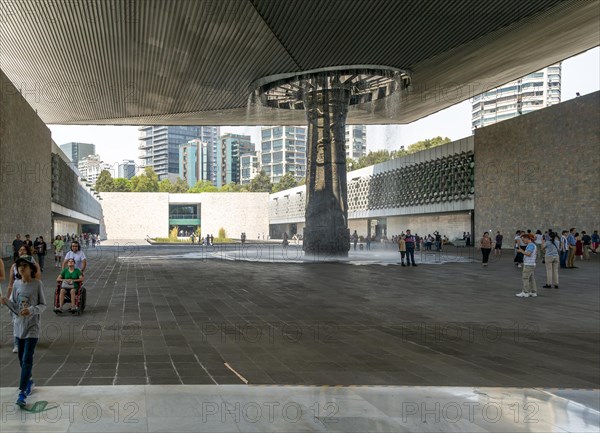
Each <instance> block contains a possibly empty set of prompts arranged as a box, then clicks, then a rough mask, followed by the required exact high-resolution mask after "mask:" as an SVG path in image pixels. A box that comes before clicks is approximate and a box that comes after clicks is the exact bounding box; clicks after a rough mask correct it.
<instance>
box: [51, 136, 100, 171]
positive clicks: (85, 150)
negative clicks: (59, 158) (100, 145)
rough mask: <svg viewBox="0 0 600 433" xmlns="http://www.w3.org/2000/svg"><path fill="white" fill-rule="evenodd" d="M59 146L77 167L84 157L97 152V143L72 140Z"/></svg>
mask: <svg viewBox="0 0 600 433" xmlns="http://www.w3.org/2000/svg"><path fill="white" fill-rule="evenodd" d="M59 147H60V149H61V150H62V151H63V152H64V153H65V154H66V155H67V156H68V157H69V159H70V160H71V162H72V163H73V164H74V166H75V167H77V166H78V165H79V161H81V160H82V159H83V158H85V157H87V156H89V155H95V154H96V145H94V144H92V143H77V142H74V141H72V142H70V143H65V144H61V145H60V146H59Z"/></svg>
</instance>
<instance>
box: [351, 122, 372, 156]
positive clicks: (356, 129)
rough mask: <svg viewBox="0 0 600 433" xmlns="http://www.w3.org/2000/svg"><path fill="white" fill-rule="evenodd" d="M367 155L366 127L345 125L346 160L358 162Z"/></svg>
mask: <svg viewBox="0 0 600 433" xmlns="http://www.w3.org/2000/svg"><path fill="white" fill-rule="evenodd" d="M366 155H367V127H366V126H365V125H346V158H352V159H354V160H356V161H358V160H359V159H360V158H362V157H363V156H366Z"/></svg>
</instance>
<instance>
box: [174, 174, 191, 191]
mask: <svg viewBox="0 0 600 433" xmlns="http://www.w3.org/2000/svg"><path fill="white" fill-rule="evenodd" d="M188 189H190V186H189V185H188V183H187V182H186V181H185V180H183V179H182V178H180V177H178V178H177V180H176V181H175V183H174V184H173V190H174V191H173V192H177V193H182V192H188Z"/></svg>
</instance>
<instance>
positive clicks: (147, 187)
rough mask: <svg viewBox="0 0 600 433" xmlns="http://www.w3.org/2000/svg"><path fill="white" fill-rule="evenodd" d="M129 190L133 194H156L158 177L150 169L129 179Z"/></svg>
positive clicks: (147, 168)
mask: <svg viewBox="0 0 600 433" xmlns="http://www.w3.org/2000/svg"><path fill="white" fill-rule="evenodd" d="M131 190H132V191H134V192H158V175H157V174H156V172H155V171H154V169H153V168H152V167H146V168H145V169H144V172H143V173H142V174H140V175H138V176H134V177H132V178H131Z"/></svg>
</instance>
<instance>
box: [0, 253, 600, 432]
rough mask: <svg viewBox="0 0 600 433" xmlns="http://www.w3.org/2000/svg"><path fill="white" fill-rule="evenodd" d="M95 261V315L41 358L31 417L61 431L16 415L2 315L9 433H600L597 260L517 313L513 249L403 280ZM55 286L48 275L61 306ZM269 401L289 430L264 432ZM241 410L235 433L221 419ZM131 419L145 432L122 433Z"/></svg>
mask: <svg viewBox="0 0 600 433" xmlns="http://www.w3.org/2000/svg"><path fill="white" fill-rule="evenodd" d="M87 255H88V259H89V262H90V264H89V268H88V272H87V273H86V287H87V289H88V299H87V302H88V304H87V308H86V310H85V312H84V313H83V314H82V315H81V316H79V317H75V316H70V315H68V313H65V314H63V315H62V316H56V315H55V314H54V313H53V312H52V309H51V308H48V310H47V311H46V312H45V313H44V314H43V326H42V328H43V331H42V336H41V338H40V342H39V344H38V347H37V350H36V355H35V362H36V364H35V366H34V377H35V379H36V383H37V385H38V389H37V391H36V394H34V395H32V396H31V398H30V403H31V404H33V403H35V402H36V401H48V402H49V403H48V407H47V408H46V410H45V411H44V412H40V414H42V413H44V414H47V415H48V416H54V417H55V418H56V417H58V418H56V419H57V421H56V422H53V423H52V422H49V421H48V420H44V419H41V420H40V419H38V420H37V421H36V418H35V417H36V415H35V414H33V413H29V412H23V413H21V412H19V411H17V412H15V413H14V414H13V413H12V412H13V411H14V410H15V406H14V405H13V403H14V400H15V398H16V394H17V393H16V385H17V378H18V372H19V368H18V361H17V359H16V358H17V357H16V355H15V354H13V353H12V350H11V349H12V343H11V340H12V324H11V321H10V318H9V317H8V314H7V310H6V309H2V310H0V325H1V328H0V331H1V334H0V342H1V348H0V366H1V369H0V386H1V390H0V392H1V402H2V423H1V424H0V431H2V432H4V431H13V430H16V431H136V432H137V431H227V432H228V431H232V432H237V431H469V432H470V431H473V432H475V431H484V432H485V431H597V430H598V391H597V389H598V388H599V383H598V382H599V380H600V379H599V378H600V372H599V366H600V362H599V361H600V357H599V352H600V350H599V349H600V345H599V288H600V287H599V286H600V284H599V283H600V266H599V260H598V257H597V256H593V257H592V260H591V261H589V262H577V263H576V265H577V266H579V268H578V269H573V270H564V271H562V270H561V273H560V279H561V280H560V289H558V290H557V289H543V288H542V285H543V284H545V270H544V267H543V265H541V264H538V269H537V270H536V279H537V284H538V292H539V295H540V296H538V297H537V298H527V299H521V298H517V297H515V294H516V293H517V292H518V291H520V288H521V279H520V269H517V268H516V267H515V266H514V265H513V264H512V257H511V253H510V252H507V251H505V252H504V256H503V257H501V258H496V257H492V259H491V263H490V265H489V266H488V267H486V268H484V267H482V266H481V263H480V257H479V255H478V252H477V251H476V250H472V249H467V248H463V249H460V248H459V249H449V250H448V251H444V252H443V253H441V254H440V253H417V263H418V264H419V265H420V266H418V267H401V266H399V265H398V262H399V254H398V253H397V252H396V251H394V250H393V249H389V250H385V249H383V248H382V246H380V245H377V248H375V249H373V250H372V251H365V250H363V251H360V250H358V251H356V252H354V251H353V250H352V251H350V255H349V259H348V260H347V261H344V262H341V263H340V262H335V261H332V260H331V258H326V257H316V258H315V257H305V256H303V254H302V253H301V252H300V248H299V247H297V246H295V245H290V247H288V249H287V251H285V252H284V251H283V249H282V248H281V246H279V245H275V244H271V245H268V244H260V245H259V244H256V245H248V246H246V247H245V248H244V249H241V248H240V246H239V245H229V246H226V247H222V248H221V247H219V246H216V247H214V248H212V249H210V248H203V247H198V246H149V245H147V244H146V245H144V244H143V243H136V242H122V243H119V245H113V246H102V247H101V248H99V249H92V248H90V249H88V250H87ZM257 261H260V262H261V263H257ZM381 265H385V266H381ZM56 274H57V272H56V269H55V268H52V266H51V264H47V266H46V271H45V272H44V278H43V280H44V284H45V293H46V297H47V300H48V303H49V304H51V303H52V298H53V293H54V287H55V284H54V283H53V280H54V279H55V277H56ZM154 385H157V386H154ZM279 385H287V386H279ZM356 385H370V386H371V387H358V386H356ZM338 386H341V387H338ZM373 386H376V387H373ZM556 388H562V389H563V390H561V391H557V390H556ZM564 388H569V389H571V390H564ZM51 402H56V403H57V404H60V405H63V406H64V408H63V410H62V413H61V414H60V415H58V414H57V413H56V411H57V409H51V410H49V409H48V408H51V407H52V406H51V404H50V403H51ZM65 402H80V403H81V404H80V406H78V408H79V409H81V408H82V407H83V406H84V405H85V402H90V403H95V404H97V405H99V407H100V408H101V412H102V417H101V418H99V419H98V421H97V422H91V421H90V419H93V417H94V416H95V415H94V414H93V413H92V412H93V411H94V410H96V412H97V409H98V408H96V407H92V406H93V404H92V405H90V406H89V407H88V409H89V411H90V413H89V414H87V413H86V414H85V416H84V417H83V419H77V415H79V416H80V418H81V416H83V415H81V413H80V412H78V410H79V409H77V408H74V409H73V411H74V412H73V413H74V414H75V419H70V418H69V416H67V415H68V414H67V412H68V409H69V405H68V404H67V403H65ZM129 402H134V403H135V404H136V405H137V406H132V405H129V406H127V407H125V406H126V404H127V403H129ZM273 402H275V403H279V406H278V407H277V408H275V407H273V408H272V409H273V413H274V416H276V417H277V416H279V421H280V422H279V423H278V422H277V421H275V419H274V420H273V421H272V422H271V421H268V420H269V418H268V417H267V418H264V419H265V420H267V421H268V422H266V423H265V421H264V420H263V419H262V418H260V420H259V421H256V422H253V421H252V420H254V419H255V418H256V416H257V412H256V410H257V408H260V409H261V412H260V413H261V414H262V415H261V416H262V417H265V416H266V415H267V411H268V408H269V404H271V403H273ZM286 402H288V403H291V405H288V406H286V410H287V411H288V412H289V414H288V413H286V414H285V415H282V412H281V410H279V409H282V408H283V406H284V405H285V403H286ZM229 403H231V404H233V409H231V411H233V412H235V410H236V409H235V404H236V403H239V404H240V411H241V412H240V417H241V418H239V422H236V419H235V417H234V415H235V413H234V414H233V415H227V416H225V418H222V417H221V415H222V414H223V413H226V414H228V413H229V412H227V411H228V410H229V409H228V408H229V406H227V405H228V404H229ZM248 403H250V405H248ZM254 403H256V404H254ZM328 403H332V405H329V406H327V405H328ZM412 403H414V404H412ZM423 403H425V405H424V406H423ZM436 403H439V414H438V415H439V421H437V418H436V415H435V411H436V410H438V409H436ZM471 403H477V404H478V405H479V408H482V407H484V406H485V405H486V404H488V406H485V407H486V409H485V411H483V412H482V411H481V410H480V411H479V415H478V412H477V409H476V408H475V409H474V412H473V414H471V413H470V412H469V411H470V409H469V408H470V406H469V405H470V404H471ZM490 403H494V404H498V405H500V407H501V415H500V418H498V419H497V420H496V418H495V417H496V416H498V415H496V414H494V413H493V410H496V412H498V408H496V407H493V408H491V407H490V406H489V404H490ZM223 404H225V406H223ZM294 404H297V405H298V406H295V405H294ZM531 404H534V405H533V406H532V405H531ZM111 405H113V409H110V406H111ZM244 405H246V406H244ZM336 405H337V406H336ZM511 405H512V406H511ZM39 407H41V406H39ZM39 407H38V408H39ZM73 407H74V406H73ZM244 407H246V409H247V410H246V412H247V413H245V414H244V413H242V412H243V408H244ZM298 407H300V408H301V409H302V410H301V411H300V412H301V414H300V418H298V421H297V422H292V421H290V420H292V419H296V416H297V415H295V414H292V411H294V410H296V412H298ZM444 407H445V409H444ZM457 407H458V408H460V409H461V411H462V413H461V414H459V413H457V411H456V410H457ZM311 408H313V409H312V410H313V412H311ZM415 408H416V409H415ZM432 408H433V409H432ZM133 409H136V411H137V412H136V416H137V418H136V419H137V420H138V421H139V422H138V423H125V422H124V419H125V417H126V415H127V414H128V413H129V412H127V411H128V410H129V411H132V410H133ZM333 409H336V410H337V412H336V414H335V416H333V415H331V414H332V413H333V412H332V411H333ZM429 409H431V410H432V411H433V412H431V413H429V412H427V411H428V410H429ZM534 409H535V415H537V419H538V421H537V422H535V423H529V422H526V419H525V418H527V417H528V416H529V415H530V413H533V412H532V411H533V410H534ZM111 410H112V411H113V412H114V411H115V410H119V411H120V412H119V414H118V416H117V417H116V418H115V414H114V413H113V412H110V411H111ZM252 410H254V412H251V411H252ZM278 410H279V412H278ZM315 410H316V411H318V415H319V416H316V415H315V413H314V411H315ZM52 411H54V415H52V414H53V412H52ZM327 411H331V412H327ZM423 411H424V412H423ZM514 411H518V412H519V413H518V414H515V413H514ZM212 412H215V413H214V414H213V413H212ZM413 412H414V413H413ZM484 413H485V415H484ZM40 414H38V415H37V416H38V418H39V417H40V416H42V415H40ZM109 414H110V416H109ZM88 415H89V416H88ZM288 415H289V416H288ZM330 415H331V417H332V418H335V419H336V421H337V422H327V421H328V420H329V417H330ZM459 415H460V416H459ZM471 415H473V416H471ZM23 416H25V419H24V420H23ZM44 416H45V415H44ZM423 416H424V418H423ZM111 417H112V418H111ZM203 417H204V418H206V420H205V421H203ZM478 417H479V418H478ZM42 418H43V416H42ZM315 418H318V421H315ZM530 418H531V417H529V418H527V419H530ZM115 419H116V420H117V421H118V422H115ZM223 419H224V421H223ZM111 420H112V421H111ZM175 420H178V421H177V422H178V424H173V422H175ZM452 420H454V421H452ZM490 420H491V421H490ZM494 420H495V421H494ZM465 423H466V424H465ZM133 424H135V425H133ZM11 429H12V430H11Z"/></svg>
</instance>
